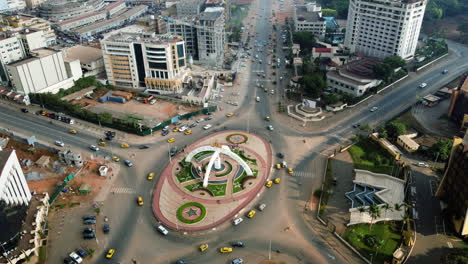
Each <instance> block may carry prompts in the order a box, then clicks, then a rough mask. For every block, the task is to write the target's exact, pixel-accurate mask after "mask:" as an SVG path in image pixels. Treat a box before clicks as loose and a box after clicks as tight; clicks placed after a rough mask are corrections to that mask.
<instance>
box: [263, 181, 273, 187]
mask: <svg viewBox="0 0 468 264" xmlns="http://www.w3.org/2000/svg"><path fill="white" fill-rule="evenodd" d="M272 185H273V181H267V182H266V184H265V186H266V187H267V188H270V187H271V186H272Z"/></svg>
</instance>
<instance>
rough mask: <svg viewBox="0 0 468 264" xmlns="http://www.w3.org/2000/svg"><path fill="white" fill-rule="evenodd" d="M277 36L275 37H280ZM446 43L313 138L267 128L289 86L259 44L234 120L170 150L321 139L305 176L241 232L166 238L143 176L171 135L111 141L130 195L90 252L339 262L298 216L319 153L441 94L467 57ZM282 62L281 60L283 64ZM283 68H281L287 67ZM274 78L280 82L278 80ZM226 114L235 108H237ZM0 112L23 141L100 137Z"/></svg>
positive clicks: (262, 31) (224, 229) (273, 192)
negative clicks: (247, 140) (425, 63)
mask: <svg viewBox="0 0 468 264" xmlns="http://www.w3.org/2000/svg"><path fill="white" fill-rule="evenodd" d="M259 6H260V9H259V10H258V15H257V26H256V28H255V30H256V32H255V39H254V40H253V41H256V42H255V43H264V42H263V40H266V41H268V36H269V33H270V32H271V30H272V29H271V23H270V22H269V20H268V19H269V16H270V14H271V10H270V9H269V7H270V0H260V3H259ZM279 36H280V34H278V37H279ZM278 41H280V38H278ZM449 45H450V48H451V54H450V55H449V56H447V57H446V58H444V59H443V60H442V62H441V63H440V65H437V67H429V68H428V69H426V70H423V71H422V72H420V73H416V74H412V75H411V76H410V77H409V78H408V79H407V80H405V81H403V82H402V83H401V84H399V85H398V86H396V87H394V88H392V89H389V90H388V91H385V92H384V93H383V94H381V95H377V96H375V98H373V99H371V100H369V101H368V103H367V102H366V103H364V104H363V105H362V106H358V107H356V108H354V109H352V110H348V113H347V118H345V119H342V120H340V121H337V122H336V123H334V124H332V125H330V126H329V127H328V128H327V129H322V130H320V129H317V131H316V132H311V133H301V132H298V131H297V130H294V129H293V128H291V127H289V126H288V124H282V123H280V122H278V121H276V120H275V119H272V120H271V121H269V122H267V121H265V120H264V118H265V116H267V115H268V116H272V113H273V111H276V109H275V107H276V103H277V102H278V100H279V95H280V93H281V91H282V89H283V88H284V87H282V86H281V85H286V82H285V81H283V83H282V82H280V81H278V85H277V86H274V85H273V84H272V82H271V72H270V70H269V66H268V64H267V63H268V58H267V52H266V51H267V49H266V48H264V47H261V48H260V50H258V49H257V48H258V46H257V47H256V48H255V52H253V54H258V56H259V59H261V60H262V63H261V64H260V63H258V60H257V61H256V62H255V63H254V65H252V70H253V71H254V73H252V74H251V75H250V77H249V78H250V79H249V85H248V88H247V89H249V92H248V94H247V95H246V96H245V98H244V99H243V101H242V102H241V106H240V107H239V110H238V111H237V112H236V113H237V116H236V117H233V118H230V119H228V118H226V117H224V116H223V115H222V114H218V113H215V114H214V120H213V122H212V124H213V125H214V127H213V129H212V130H211V131H210V130H208V131H205V130H202V129H201V127H200V126H198V127H197V128H195V129H193V130H194V134H193V135H191V136H184V135H180V136H179V135H178V136H176V140H177V141H176V143H175V145H177V146H179V147H181V146H184V145H188V144H190V143H191V142H193V141H195V140H198V139H199V138H201V137H204V136H207V135H209V134H210V133H212V132H213V130H222V129H224V127H226V129H240V130H246V131H249V132H253V133H257V134H259V135H260V136H263V137H265V138H266V139H267V140H270V141H271V142H272V146H273V149H274V151H275V152H278V151H282V152H285V153H286V155H288V153H291V151H294V145H293V144H297V143H296V142H295V143H292V142H290V141H286V140H285V137H284V136H285V135H287V136H289V137H297V138H301V139H302V138H307V139H308V140H309V139H313V138H316V137H319V136H326V137H327V139H326V140H324V141H322V142H321V143H320V144H317V145H315V146H314V147H311V149H310V151H309V154H308V155H307V156H306V157H304V158H303V159H302V160H300V161H296V162H295V163H296V164H298V165H297V166H296V167H295V170H296V171H303V172H305V175H306V176H305V177H300V178H299V177H297V178H291V180H288V181H284V182H283V183H282V184H280V185H279V187H278V188H272V189H270V190H268V191H266V192H264V193H262V194H261V196H260V197H259V198H258V201H256V202H255V204H258V203H266V204H267V205H268V207H267V209H266V210H265V211H264V212H262V213H261V214H260V213H259V214H257V215H256V216H255V218H254V219H252V220H249V221H245V222H244V223H243V224H241V225H239V226H232V225H231V224H230V223H226V224H224V225H222V226H220V227H218V230H216V231H215V232H210V233H207V234H205V235H199V236H185V235H182V234H178V233H177V232H171V233H170V234H169V235H168V236H167V237H164V236H161V235H160V234H159V233H158V232H157V231H156V230H155V228H154V227H155V226H156V224H157V222H156V220H155V218H154V217H153V214H152V210H151V205H150V203H149V201H151V197H152V191H153V189H154V184H155V183H156V182H157V177H156V178H155V180H154V181H152V182H148V181H147V180H146V177H145V176H146V174H147V173H148V172H150V171H154V172H155V173H156V175H157V176H158V175H159V173H160V172H161V171H162V170H163V168H164V167H165V166H166V165H167V162H168V159H169V158H168V152H167V150H168V148H169V146H168V143H165V140H166V139H167V138H168V137H166V138H162V139H160V140H158V141H157V142H156V143H154V142H153V143H150V144H149V145H150V146H151V148H150V149H147V150H137V149H135V148H132V149H129V150H124V149H120V148H118V142H114V143H112V146H113V149H114V150H113V151H112V152H113V153H116V154H118V155H119V156H121V157H126V158H128V157H130V156H131V155H130V152H131V153H134V154H135V157H134V158H133V161H134V163H135V166H134V167H133V168H127V167H125V166H122V170H121V174H120V175H119V177H118V179H117V180H116V181H115V182H114V184H113V186H114V187H126V188H129V189H130V190H131V193H128V194H125V193H116V194H109V198H108V200H107V201H106V202H105V205H104V207H103V215H107V216H109V218H110V219H111V223H112V232H111V234H110V235H109V236H106V237H104V238H102V239H100V244H99V245H95V246H96V247H97V248H104V249H106V248H115V249H116V250H117V252H116V254H115V256H114V260H113V262H120V263H130V260H131V259H132V258H135V259H136V260H137V261H138V263H175V261H176V260H177V259H179V258H181V259H184V260H185V261H186V262H187V263H228V262H229V261H230V260H232V259H234V258H236V257H245V258H246V259H250V260H252V262H253V263H257V262H259V261H260V260H262V259H265V258H267V257H268V251H269V244H270V240H271V248H272V251H273V257H275V256H277V255H278V254H286V255H290V256H295V257H296V260H297V261H298V262H299V261H300V263H343V262H344V261H343V260H342V259H341V258H340V257H339V256H337V254H336V252H334V251H333V250H332V249H331V248H330V247H329V246H328V245H327V244H326V243H325V242H324V241H323V240H322V239H320V238H318V237H317V236H316V235H315V234H314V233H313V232H312V231H310V229H309V228H308V227H307V225H306V224H305V223H304V220H303V217H302V208H303V206H304V205H303V201H307V200H308V197H309V195H310V193H311V192H312V190H311V187H310V186H311V185H312V184H313V183H316V182H317V181H320V179H321V175H319V174H318V173H317V167H318V164H320V162H322V161H323V157H322V156H320V153H321V152H322V151H323V150H324V149H326V148H328V147H330V146H332V145H334V144H336V143H339V142H341V141H342V139H343V138H346V137H348V136H350V135H352V134H354V133H356V132H357V131H356V130H355V129H353V128H352V125H353V124H356V123H361V124H365V123H368V124H378V123H381V122H384V121H386V120H388V119H391V118H392V117H394V116H395V115H397V114H398V113H400V112H401V111H403V110H404V109H405V108H406V107H407V106H409V105H411V104H413V103H414V102H416V101H417V97H416V96H421V95H425V94H426V93H430V92H432V91H435V90H437V89H440V88H441V86H442V85H443V84H445V83H447V82H448V81H450V80H451V79H453V78H455V77H456V76H458V75H459V74H461V73H462V72H463V71H464V70H466V68H467V67H468V59H467V58H466V56H465V55H466V54H468V48H467V47H465V46H462V45H460V44H457V43H453V42H449ZM279 46H282V44H279ZM281 52H282V51H281V49H278V48H277V53H278V57H281V56H282V54H281ZM282 62H284V58H283V59H282ZM281 66H282V67H284V63H282V65H281ZM442 69H448V71H449V72H448V73H447V74H445V75H442V74H441V73H440V72H441V71H442ZM262 71H263V72H265V73H267V74H268V76H269V78H270V81H268V80H267V81H265V79H264V78H259V77H258V76H257V75H256V74H255V72H262ZM283 71H284V69H283V68H280V69H279V70H278V72H283ZM274 78H279V75H276V77H274ZM257 79H261V80H262V81H259V82H260V83H263V84H264V85H265V87H266V88H267V89H268V92H267V93H265V92H264V91H263V89H260V88H255V87H256V84H257ZM277 80H278V79H277ZM421 82H426V83H428V84H429V85H428V87H426V88H425V89H419V88H418V87H417V86H418V85H419V84H420V83H421ZM272 89H273V90H274V91H275V94H274V95H271V94H270V90H272ZM256 96H259V97H260V102H259V103H256V102H255V97H256ZM373 106H378V107H379V110H378V111H376V112H374V113H371V112H369V111H368V109H369V108H371V107H373ZM226 108H227V107H226ZM231 108H233V109H234V107H231ZM0 110H1V111H0V123H1V125H2V127H6V128H10V130H11V131H21V133H22V134H26V135H35V136H36V137H37V138H38V139H39V140H41V141H45V142H53V141H55V140H62V141H63V142H65V144H67V145H71V146H73V147H74V148H78V149H81V150H84V151H89V149H88V146H89V145H90V144H96V143H97V139H98V138H99V136H96V135H94V134H91V133H88V132H86V131H79V134H78V135H71V134H69V133H68V127H67V126H66V125H64V124H61V123H59V124H57V123H55V122H56V121H54V123H53V124H50V123H49V121H48V120H47V119H45V118H40V117H36V116H34V115H33V114H22V113H20V112H18V111H13V110H11V109H10V108H9V107H5V106H2V105H0ZM269 124H271V125H273V127H274V131H269V130H267V126H268V125H269ZM170 135H172V133H171V134H170ZM329 135H333V136H329ZM158 137H159V136H158ZM99 153H101V154H102V155H109V148H103V149H102V150H101V151H100V152H99ZM137 196H142V197H143V198H144V200H145V202H146V203H145V205H144V206H143V207H138V206H136V201H135V199H136V197H137ZM301 203H302V204H301ZM234 240H242V241H244V242H246V244H247V247H246V248H243V249H235V251H234V253H232V254H230V255H222V254H220V253H219V252H217V251H216V250H213V249H214V248H218V247H221V246H224V245H227V244H228V243H229V242H230V241H234ZM201 243H209V244H210V250H208V251H207V252H205V253H203V254H201V253H200V252H198V251H197V246H198V245H199V244H201ZM58 247H59V248H58V249H57V250H60V251H63V256H65V253H66V251H70V250H73V249H74V248H75V247H76V245H73V244H71V243H70V245H59V246H58ZM276 250H279V252H280V253H276ZM97 254H98V256H99V258H98V259H99V260H98V261H95V262H96V263H97V262H99V263H102V262H104V256H103V255H104V253H103V251H102V250H101V251H98V252H97ZM101 255H102V257H101ZM59 256H60V254H57V255H56V256H55V257H56V258H57V259H50V260H51V263H58V262H57V261H61V260H59V259H58V257H59ZM255 261H256V262H255ZM108 263H110V261H109V262H108ZM248 263H250V262H248Z"/></svg>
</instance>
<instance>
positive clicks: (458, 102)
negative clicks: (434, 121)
mask: <svg viewBox="0 0 468 264" xmlns="http://www.w3.org/2000/svg"><path fill="white" fill-rule="evenodd" d="M448 116H449V117H450V118H452V119H453V120H455V122H457V124H459V125H460V127H461V130H462V131H466V130H467V129H468V75H465V76H463V78H462V80H461V81H460V84H459V85H458V87H457V88H455V89H453V90H452V95H451V98H450V105H449V110H448Z"/></svg>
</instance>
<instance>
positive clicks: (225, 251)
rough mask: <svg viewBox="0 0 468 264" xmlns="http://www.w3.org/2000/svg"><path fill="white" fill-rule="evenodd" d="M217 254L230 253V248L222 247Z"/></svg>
mask: <svg viewBox="0 0 468 264" xmlns="http://www.w3.org/2000/svg"><path fill="white" fill-rule="evenodd" d="M219 252H221V253H231V252H232V248H231V247H222V248H220V249H219Z"/></svg>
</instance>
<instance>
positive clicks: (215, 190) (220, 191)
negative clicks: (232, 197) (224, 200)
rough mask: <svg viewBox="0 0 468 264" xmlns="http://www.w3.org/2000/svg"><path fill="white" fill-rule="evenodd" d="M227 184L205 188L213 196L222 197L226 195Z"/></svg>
mask: <svg viewBox="0 0 468 264" xmlns="http://www.w3.org/2000/svg"><path fill="white" fill-rule="evenodd" d="M226 186H227V184H208V186H206V188H207V189H208V190H210V191H211V193H212V194H213V195H214V196H223V195H225V194H226Z"/></svg>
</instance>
